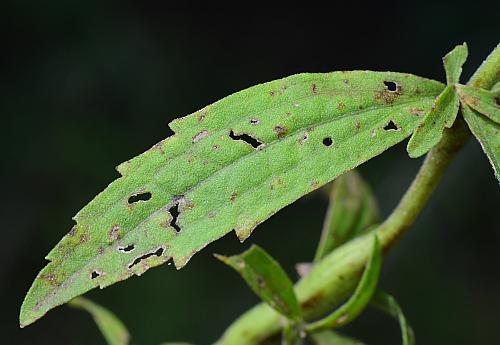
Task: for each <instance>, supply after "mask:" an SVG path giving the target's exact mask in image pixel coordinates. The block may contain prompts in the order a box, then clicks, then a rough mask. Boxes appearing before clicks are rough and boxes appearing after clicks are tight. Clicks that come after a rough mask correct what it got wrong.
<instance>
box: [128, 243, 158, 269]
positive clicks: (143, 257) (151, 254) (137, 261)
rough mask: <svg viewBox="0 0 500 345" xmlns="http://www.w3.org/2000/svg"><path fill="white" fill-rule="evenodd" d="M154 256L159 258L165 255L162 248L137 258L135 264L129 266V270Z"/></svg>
mask: <svg viewBox="0 0 500 345" xmlns="http://www.w3.org/2000/svg"><path fill="white" fill-rule="evenodd" d="M153 255H155V256H158V257H160V256H162V255H163V248H162V247H160V248H158V249H157V250H156V251H154V252H152V253H147V254H144V255H142V256H139V257H137V258H135V260H134V262H132V263H131V264H130V265H128V268H129V269H131V268H132V267H134V266H135V265H137V264H138V263H139V262H141V261H142V260H145V259H147V258H150V257H152V256H153Z"/></svg>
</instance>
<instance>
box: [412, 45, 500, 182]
mask: <svg viewBox="0 0 500 345" xmlns="http://www.w3.org/2000/svg"><path fill="white" fill-rule="evenodd" d="M497 50H498V47H497V49H496V50H495V51H494V52H493V53H492V55H491V57H492V58H496V60H497V61H496V63H497V64H500V61H498V60H499V59H500V58H499V57H498V55H499V54H498V51H497ZM495 52H496V54H495ZM467 54H468V52H467V45H466V44H465V43H464V44H463V45H460V46H457V47H455V48H454V49H453V50H452V51H451V52H450V53H448V54H447V55H446V56H445V57H444V58H443V63H444V69H445V72H446V83H447V85H446V87H445V89H444V90H443V91H442V92H441V94H440V95H439V96H438V97H437V98H436V100H435V101H434V106H433V107H432V109H431V110H430V111H429V112H428V113H427V114H426V115H425V117H424V118H423V120H422V122H421V123H420V124H419V126H418V127H417V129H416V130H415V132H414V133H413V135H412V136H411V138H410V141H409V142H408V146H407V150H408V154H409V155H410V157H413V158H415V157H419V156H422V155H423V154H425V153H427V152H428V151H429V150H430V149H431V148H432V147H433V146H434V145H436V144H437V143H438V142H439V140H440V139H441V136H442V133H443V130H444V129H445V128H450V127H451V126H452V125H453V123H454V122H455V119H456V117H457V113H458V110H459V107H460V104H461V105H462V107H461V109H462V114H463V116H464V119H465V121H466V122H467V124H468V125H469V128H470V129H471V131H472V133H473V134H474V136H475V137H476V138H477V139H478V141H479V142H480V143H481V146H482V147H483V150H484V151H485V153H486V155H487V156H488V159H489V160H490V163H491V165H492V166H493V170H494V171H495V176H496V177H497V179H498V180H499V181H500V175H499V171H500V138H499V132H500V105H499V95H498V93H499V90H500V82H497V83H496V85H495V86H493V88H492V90H491V91H489V90H485V89H481V88H478V87H475V86H474V85H461V84H459V81H460V80H459V79H460V75H461V73H462V65H463V64H464V63H465V60H466V59H467Z"/></svg>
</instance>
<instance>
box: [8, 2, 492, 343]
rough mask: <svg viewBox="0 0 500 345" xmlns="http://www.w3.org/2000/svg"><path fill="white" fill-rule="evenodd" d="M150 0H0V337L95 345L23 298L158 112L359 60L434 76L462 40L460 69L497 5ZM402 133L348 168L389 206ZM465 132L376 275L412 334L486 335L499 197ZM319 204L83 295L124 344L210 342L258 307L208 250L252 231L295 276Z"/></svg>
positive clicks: (471, 339) (87, 330) (378, 338)
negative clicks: (119, 330)
mask: <svg viewBox="0 0 500 345" xmlns="http://www.w3.org/2000/svg"><path fill="white" fill-rule="evenodd" d="M161 3H162V2H150V1H107V2H105V1H90V0H89V1H81V2H76V1H67V0H64V1H63V0H58V1H56V0H51V1H5V0H4V1H2V4H1V5H0V13H1V18H0V19H1V20H0V27H1V34H2V36H3V39H2V41H1V43H0V44H1V45H0V46H1V49H2V53H1V55H0V62H1V74H0V114H1V116H2V117H1V124H0V129H1V135H0V141H1V142H0V144H1V145H2V146H1V147H2V153H3V157H2V158H3V159H2V161H3V165H2V169H1V174H2V179H1V181H2V194H3V195H2V204H1V208H0V219H1V222H2V229H1V230H0V231H1V239H2V243H1V245H0V253H1V254H0V255H1V256H0V259H1V265H0V277H1V284H0V293H1V296H0V297H1V300H2V303H1V312H0V315H1V320H0V327H1V335H0V337H1V338H0V342H1V343H5V344H103V343H104V341H103V339H102V338H101V335H100V334H99V332H98V331H97V329H96V327H95V326H94V324H93V322H92V320H91V318H90V317H89V316H88V315H87V314H85V313H83V312H81V311H77V310H72V309H69V308H67V307H60V308H57V309H55V310H53V311H51V312H50V313H49V314H48V315H46V317H44V318H43V319H41V320H40V321H38V322H37V323H35V324H34V325H32V326H29V327H28V328H26V329H23V330H20V329H19V328H18V326H17V317H18V311H19V307H20V305H21V303H22V299H23V297H24V295H25V293H26V292H27V290H28V288H29V286H30V285H31V282H32V281H33V279H34V277H35V276H36V274H37V272H38V271H39V270H40V269H41V268H42V267H43V266H44V265H45V263H46V262H45V260H44V259H43V258H44V256H45V254H46V253H48V251H49V250H50V249H51V248H52V247H53V246H54V245H55V244H56V243H57V242H58V240H59V239H60V238H61V237H62V236H63V234H65V233H66V232H67V231H68V230H69V229H70V228H71V226H72V224H73V223H72V220H71V216H73V215H74V214H75V213H76V212H77V211H78V210H79V209H80V208H81V207H82V206H83V205H85V204H86V203H87V202H88V201H90V200H91V198H92V197H93V196H94V195H95V194H96V193H98V192H99V191H101V190H102V189H103V188H104V187H105V186H106V185H107V184H108V183H110V182H111V181H112V180H113V179H115V178H116V177H117V176H118V174H117V173H116V172H115V170H114V169H113V167H114V166H116V165H117V164H119V163H120V162H122V161H125V160H127V159H129V158H131V157H133V156H135V155H137V154H139V153H141V152H142V151H144V150H145V149H147V148H149V147H151V146H152V145H153V144H154V143H156V142H157V141H159V140H160V139H162V138H164V137H166V136H168V135H169V134H170V130H169V129H168V128H167V123H168V122H169V121H171V120H172V119H173V118H175V117H178V116H183V115H186V114H188V113H191V112H193V111H195V110H197V109H199V108H201V107H203V106H204V105H206V104H209V103H212V102H214V101H216V100H217V99H220V98H222V97H224V96H226V95H228V94H231V93H233V92H235V91H238V90H241V89H243V88H246V87H248V86H251V85H254V84H256V83H260V82H264V81H269V80H272V79H276V78H280V77H284V76H287V75H290V74H294V73H298V72H326V71H332V70H343V69H372V70H394V71H404V72H412V73H415V74H418V75H421V76H425V77H430V78H435V79H438V80H444V72H443V70H442V66H441V57H442V56H443V55H444V54H445V53H446V52H448V51H449V50H450V49H451V48H452V47H453V46H454V45H456V44H459V43H462V42H464V41H466V42H467V43H468V44H469V49H470V57H469V60H468V62H467V64H466V66H465V68H464V76H463V77H464V79H463V80H464V81H465V80H466V78H468V77H469V76H470V75H471V73H472V72H473V70H474V69H475V68H476V67H477V66H478V65H479V63H480V62H481V61H482V59H484V58H485V56H486V55H487V54H488V52H489V51H491V49H492V48H493V47H494V46H495V45H496V44H497V43H498V38H499V37H500V35H499V23H500V17H499V13H500V2H498V1H495V2H494V1H492V2H490V3H488V2H481V1H473V2H472V3H469V4H466V3H465V2H463V3H462V2H460V1H455V2H450V3H448V4H445V3H438V2H437V1H436V2H435V3H432V4H430V3H429V4H426V3H424V2H419V1H414V2H411V3H409V2H408V3H407V2H404V1H399V2H390V1H384V2H373V3H372V4H371V5H366V4H362V3H360V2H354V1H351V2H342V3H341V2H330V6H329V7H322V6H321V5H320V4H319V3H312V2H311V4H310V5H312V6H311V7H308V8H305V7H304V8H298V7H296V8H294V9H292V10H290V8H292V7H291V3H289V4H288V5H287V7H286V8H287V10H271V8H270V5H271V4H270V3H267V4H257V3H247V4H244V3H242V4H240V7H239V8H237V9H235V10H236V11H235V12H232V13H231V12H229V8H228V7H220V8H216V7H212V8H200V7H197V6H194V5H193V6H192V7H191V8H189V7H188V6H186V8H184V9H182V10H181V9H178V8H176V9H174V8H170V7H168V6H167V5H165V4H163V5H162V4H161ZM405 145H406V144H404V145H399V146H396V147H394V148H392V149H391V150H389V151H387V152H386V153H384V154H383V155H382V156H380V157H377V158H376V159H374V160H372V161H370V162H368V163H366V164H365V165H363V166H362V167H361V169H360V171H361V173H362V174H363V175H364V176H365V178H366V179H367V180H368V181H369V182H370V183H371V184H372V186H373V188H374V190H375V192H376V194H377V196H378V198H379V200H380V207H381V210H382V213H383V215H387V214H388V213H389V212H390V211H391V209H392V208H393V207H394V206H395V204H396V202H397V200H398V199H399V197H400V196H401V194H402V193H403V191H404V190H405V189H406V187H407V186H408V184H409V183H410V181H411V179H412V176H413V175H414V174H415V172H416V171H417V169H418V166H419V165H420V163H421V160H420V159H417V160H412V159H409V158H408V157H407V155H406V152H405ZM499 196H500V195H499V193H498V183H497V182H496V180H495V179H494V177H493V173H492V169H491V167H490V166H489V164H488V162H487V160H486V158H485V156H484V155H483V153H482V151H481V148H480V146H479V144H478V143H477V142H476V141H474V140H471V141H470V142H469V143H468V144H467V145H466V147H465V148H464V149H463V151H462V152H461V153H460V155H459V156H458V158H457V159H456V160H455V162H454V163H453V164H452V165H451V167H450V169H449V171H448V172H447V174H446V175H445V179H444V181H443V183H442V184H441V185H440V186H439V188H438V190H437V191H436V193H435V194H434V196H433V198H432V201H431V202H430V204H429V205H428V207H427V208H426V210H425V212H424V213H423V214H422V215H421V216H420V218H419V219H418V221H417V223H416V224H415V226H413V228H412V229H411V231H410V232H409V233H407V234H406V235H405V236H404V238H402V240H401V242H400V243H399V244H398V246H396V247H395V248H394V250H393V251H392V252H391V253H390V255H389V257H388V258H387V260H386V262H385V266H384V275H383V277H382V280H381V284H382V286H383V287H384V288H386V289H387V290H388V291H390V292H391V293H392V294H394V295H395V296H396V297H397V298H398V300H399V302H400V304H401V305H402V306H403V308H404V310H405V311H406V314H407V316H408V317H409V319H410V321H411V322H412V324H413V326H414V329H415V331H416V335H417V340H418V343H419V344H455V345H458V344H500V333H499V332H498V325H499V320H500V297H499V295H498V292H499V291H500V274H499V265H500V251H499V250H498V248H499V246H500V219H499V216H498V211H499V209H500V207H499V206H500V197H499ZM325 209H326V201H325V200H324V199H323V198H322V197H321V196H320V195H318V194H317V193H316V194H312V195H310V196H308V197H305V198H303V199H301V200H300V201H298V202H297V203H295V204H294V205H291V206H289V207H287V208H286V209H284V210H283V211H281V212H279V213H278V214H277V215H276V216H274V217H272V218H271V219H270V220H269V221H267V222H266V223H264V224H263V225H261V226H259V228H258V229H257V230H256V232H255V233H254V236H252V237H251V238H250V239H249V240H248V241H247V242H246V243H245V244H243V245H240V244H239V242H238V241H237V240H236V236H235V235H234V234H229V235H227V236H226V237H225V238H224V239H222V240H220V241H218V242H216V243H214V244H212V245H210V246H209V247H208V248H206V249H205V250H204V251H203V252H201V253H200V254H198V255H196V256H195V257H194V258H193V259H192V260H191V262H190V263H189V265H188V266H187V267H185V268H184V269H182V270H181V271H175V269H173V268H172V267H170V266H161V267H159V268H155V269H152V270H151V271H149V272H147V274H145V275H144V276H142V277H141V278H137V277H134V278H131V279H129V280H127V281H125V282H122V283H119V284H116V285H114V286H112V287H109V288H107V289H105V290H102V291H92V292H91V293H89V294H88V296H90V298H92V299H93V300H95V301H97V302H99V303H101V304H103V305H104V306H106V307H109V308H110V309H111V310H113V311H114V312H116V314H117V315H119V316H120V317H121V319H122V320H123V321H124V322H125V323H126V325H127V326H128V327H129V329H130V331H131V333H132V335H133V342H134V343H135V344H141V345H143V344H146V345H147V344H158V343H160V342H161V341H166V340H170V341H173V340H185V341H191V342H194V343H197V344H208V343H211V342H212V341H214V340H215V339H216V338H217V337H218V336H219V335H220V334H221V333H222V331H223V330H224V328H225V327H226V326H227V325H228V324H229V323H230V321H231V320H233V319H234V318H235V317H236V316H238V315H239V314H240V313H242V312H243V311H244V310H245V309H247V308H248V307H250V306H251V305H253V304H254V303H256V302H257V298H256V297H255V296H254V295H253V294H252V293H251V292H250V291H249V290H248V289H247V288H246V287H245V285H244V283H243V282H242V281H241V280H240V279H239V278H238V277H237V275H236V274H235V273H234V272H232V271H231V270H230V269H229V268H226V267H225V266H223V265H222V264H221V263H219V262H217V261H216V260H215V259H213V258H212V256H211V254H212V253H213V252H220V253H226V254H234V253H238V252H240V251H242V250H243V249H245V248H247V247H248V246H249V245H250V244H251V243H259V244H260V245H262V246H263V247H264V248H266V249H267V250H268V251H269V252H270V253H272V255H274V256H275V257H276V258H277V259H278V260H279V261H280V262H282V264H283V265H284V266H285V268H286V269H287V270H288V271H289V272H290V274H292V275H293V276H294V277H295V274H294V272H293V265H294V263H296V262H301V261H308V260H310V259H311V258H312V256H313V253H314V249H315V245H316V242H317V238H318V236H319V231H320V228H321V223H322V217H323V214H324V211H325ZM345 331H346V332H347V333H349V334H355V335H357V336H358V337H359V338H360V339H362V340H365V341H367V342H369V343H370V344H374V345H377V344H398V343H400V340H399V331H398V326H397V324H396V322H395V321H394V320H392V319H390V318H388V317H386V316H383V315H381V314H379V313H377V312H374V311H368V312H367V313H366V314H364V315H363V316H362V317H361V318H360V319H359V320H357V321H355V322H354V323H353V324H352V326H349V327H348V328H347V329H346V330H345Z"/></svg>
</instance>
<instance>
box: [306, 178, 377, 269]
mask: <svg viewBox="0 0 500 345" xmlns="http://www.w3.org/2000/svg"><path fill="white" fill-rule="evenodd" d="M379 220H380V218H379V214H378V206H377V201H376V200H375V197H374V195H373V193H372V191H371V189H370V187H369V186H368V184H367V183H366V182H365V181H364V180H363V179H362V178H361V176H360V175H359V174H358V172H356V171H355V170H351V171H349V172H346V173H345V174H343V175H341V176H339V177H337V178H336V179H335V181H333V183H332V188H331V190H330V203H329V205H328V209H327V211H326V216H325V220H324V223H323V230H322V232H321V238H320V242H319V244H318V249H317V250H316V255H315V258H314V261H318V260H320V259H321V258H323V257H324V256H325V255H326V254H328V253H329V252H331V251H332V250H334V249H335V248H337V247H338V246H340V245H341V244H343V243H345V242H347V241H348V240H350V239H352V238H353V237H355V236H357V235H359V234H361V233H363V232H364V231H366V230H368V228H369V227H370V226H372V225H374V224H376V223H377V222H378V221H379Z"/></svg>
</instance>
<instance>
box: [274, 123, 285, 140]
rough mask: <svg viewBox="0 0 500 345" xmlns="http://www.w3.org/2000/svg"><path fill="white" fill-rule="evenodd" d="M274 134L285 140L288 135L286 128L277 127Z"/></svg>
mask: <svg viewBox="0 0 500 345" xmlns="http://www.w3.org/2000/svg"><path fill="white" fill-rule="evenodd" d="M274 133H276V136H277V137H278V138H283V137H284V136H285V135H286V128H285V127H284V126H280V125H278V126H276V127H274Z"/></svg>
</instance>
